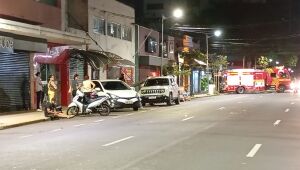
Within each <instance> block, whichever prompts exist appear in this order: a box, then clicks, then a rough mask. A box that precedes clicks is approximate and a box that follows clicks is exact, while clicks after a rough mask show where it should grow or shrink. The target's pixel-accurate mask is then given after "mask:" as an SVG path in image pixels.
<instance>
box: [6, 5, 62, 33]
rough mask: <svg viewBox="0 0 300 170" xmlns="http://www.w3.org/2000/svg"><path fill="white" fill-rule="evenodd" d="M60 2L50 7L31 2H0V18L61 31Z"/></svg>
mask: <svg viewBox="0 0 300 170" xmlns="http://www.w3.org/2000/svg"><path fill="white" fill-rule="evenodd" d="M60 2H61V1H60V0H58V1H57V4H58V5H57V6H52V5H48V4H45V3H41V2H37V1H33V0H18V1H17V3H16V1H13V0H10V1H8V0H0V4H1V5H0V18H5V19H9V20H13V21H19V22H23V23H28V24H33V25H40V26H42V27H46V28H52V29H57V30H61V9H60Z"/></svg>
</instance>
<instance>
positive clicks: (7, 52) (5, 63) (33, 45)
mask: <svg viewBox="0 0 300 170" xmlns="http://www.w3.org/2000/svg"><path fill="white" fill-rule="evenodd" d="M45 42H46V40H44V39H38V38H32V37H26V36H19V35H15V34H11V33H3V32H0V113H3V112H11V111H19V110H28V109H31V105H32V97H33V95H34V94H33V93H31V91H32V90H33V88H34V87H33V86H32V84H31V82H33V81H34V80H33V79H32V75H33V74H34V73H33V71H32V70H31V68H30V62H31V60H32V57H31V56H32V54H31V51H37V52H43V51H46V48H45V47H46V46H45V44H46V43H45Z"/></svg>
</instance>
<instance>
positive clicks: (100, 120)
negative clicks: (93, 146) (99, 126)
mask: <svg viewBox="0 0 300 170" xmlns="http://www.w3.org/2000/svg"><path fill="white" fill-rule="evenodd" d="M102 121H104V119H99V120H95V121H94V122H95V123H98V122H102Z"/></svg>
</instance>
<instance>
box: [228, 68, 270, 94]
mask: <svg viewBox="0 0 300 170" xmlns="http://www.w3.org/2000/svg"><path fill="white" fill-rule="evenodd" d="M223 77H224V80H225V87H224V88H225V89H224V91H227V92H236V93H238V94H243V93H245V92H246V91H264V90H266V86H265V79H266V77H267V72H265V71H263V70H258V69H232V70H227V71H225V72H224V74H223Z"/></svg>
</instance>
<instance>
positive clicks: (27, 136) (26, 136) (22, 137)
mask: <svg viewBox="0 0 300 170" xmlns="http://www.w3.org/2000/svg"><path fill="white" fill-rule="evenodd" d="M31 136H33V135H25V136H20V138H21V139H24V138H29V137H31Z"/></svg>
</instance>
